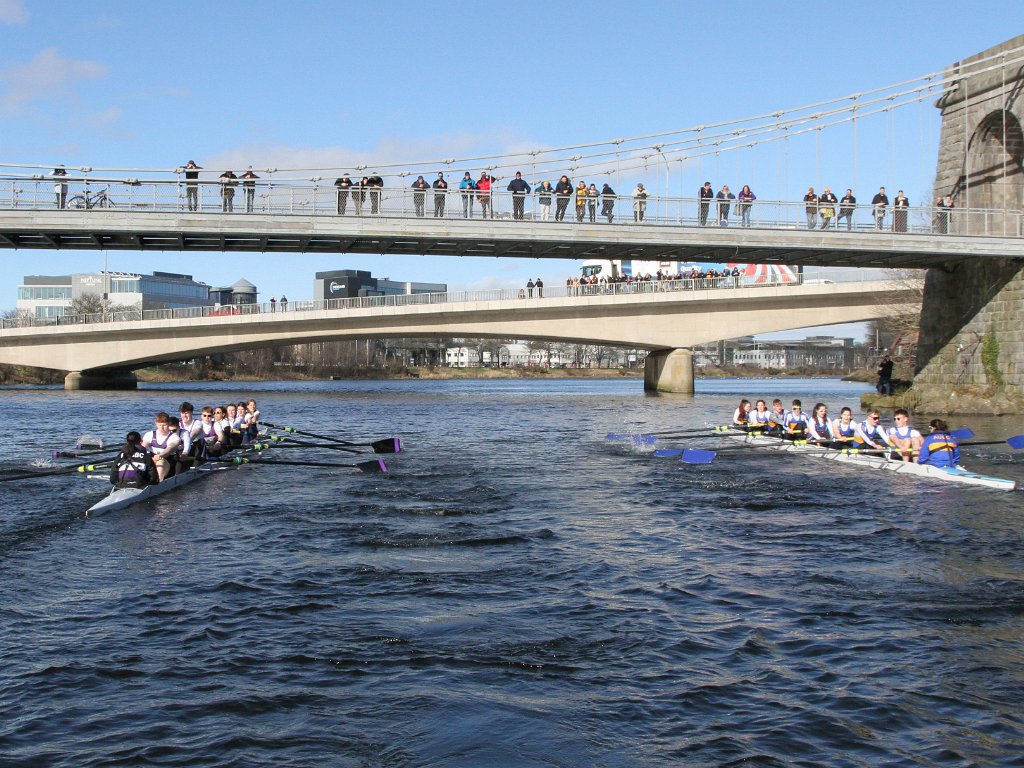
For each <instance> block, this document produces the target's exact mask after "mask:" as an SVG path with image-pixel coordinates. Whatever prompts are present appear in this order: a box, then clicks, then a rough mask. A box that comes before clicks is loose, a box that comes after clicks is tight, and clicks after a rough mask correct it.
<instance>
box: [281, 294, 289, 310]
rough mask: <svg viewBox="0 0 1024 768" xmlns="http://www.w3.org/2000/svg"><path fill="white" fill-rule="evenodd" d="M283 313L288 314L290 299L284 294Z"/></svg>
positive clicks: (282, 301)
mask: <svg viewBox="0 0 1024 768" xmlns="http://www.w3.org/2000/svg"><path fill="white" fill-rule="evenodd" d="M281 311H282V312H287V311H288V297H287V296H285V295H284V294H283V293H282V294H281Z"/></svg>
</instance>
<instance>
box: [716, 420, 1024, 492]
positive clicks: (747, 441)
mask: <svg viewBox="0 0 1024 768" xmlns="http://www.w3.org/2000/svg"><path fill="white" fill-rule="evenodd" d="M720 434H721V435H722V436H723V437H727V438H729V439H730V440H734V441H736V442H740V443H743V444H744V445H749V446H751V447H753V448H764V449H767V450H770V451H783V452H785V453H798V454H803V455H806V456H809V457H812V458H815V459H825V460H827V461H836V462H839V463H841V464H850V465H853V466H856V467H864V468H865V469H882V470H888V471H890V472H900V473H903V474H907V475H916V476H918V477H927V478H929V479H932V480H941V481H944V482H948V483H960V484H963V485H977V486H981V487H984V488H992V489H994V490H999V491H1012V490H1014V489H1015V488H1016V487H1017V483H1016V482H1014V481H1013V480H1007V479H1006V478H1002V477H993V476H991V475H982V474H979V473H977V472H971V471H970V470H967V469H964V468H963V467H960V466H956V467H935V466H932V465H931V464H917V463H916V462H910V461H900V460H899V459H891V458H889V457H888V455H884V456H869V455H864V454H859V453H858V454H851V453H844V452H843V451H841V450H829V449H826V448H819V447H817V446H814V445H808V444H806V443H793V442H790V441H788V440H782V439H780V438H777V437H768V436H763V435H752V434H750V433H748V432H741V431H740V430H729V431H723V432H721V433H720Z"/></svg>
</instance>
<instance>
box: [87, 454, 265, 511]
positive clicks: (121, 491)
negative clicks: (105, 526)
mask: <svg viewBox="0 0 1024 768" xmlns="http://www.w3.org/2000/svg"><path fill="white" fill-rule="evenodd" d="M251 452H252V451H251V450H250V451H246V453H251ZM255 452H256V453H259V451H258V450H257V451H255ZM236 468H237V465H235V464H220V463H216V464H214V463H210V464H200V465H199V466H196V467H192V469H189V470H186V471H185V472H182V473H181V474H178V475H173V476H172V477H169V478H167V479H166V480H164V481H163V482H162V483H157V484H156V485H147V486H144V487H142V488H116V487H115V488H111V489H110V493H109V494H107V496H105V497H104V498H103V499H101V500H100V501H98V502H96V503H95V504H93V505H92V506H91V507H89V509H87V510H86V511H85V514H86V515H90V514H95V513H97V512H113V511H114V510H117V509H125V508H126V507H130V506H132V505H134V504H141V503H142V502H144V501H146V500H148V499H152V498H155V497H157V496H162V495H164V494H165V493H169V492H170V491H173V490H175V489H177V488H181V487H182V486H184V485H188V484H189V483H194V482H195V481H196V480H200V479H202V478H204V477H210V476H211V475H213V474H214V473H216V472H223V471H224V470H227V469H236Z"/></svg>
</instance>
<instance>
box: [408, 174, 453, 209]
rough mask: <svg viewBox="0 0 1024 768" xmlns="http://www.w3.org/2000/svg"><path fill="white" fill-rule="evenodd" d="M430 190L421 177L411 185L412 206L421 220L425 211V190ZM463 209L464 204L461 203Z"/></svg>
mask: <svg viewBox="0 0 1024 768" xmlns="http://www.w3.org/2000/svg"><path fill="white" fill-rule="evenodd" d="M428 189H430V184H428V183H427V180H426V179H424V178H423V177H422V176H417V177H416V181H414V182H413V183H412V205H413V208H415V209H416V215H417V216H419V217H420V218H423V216H424V214H425V213H426V210H427V190H428ZM463 208H465V203H463Z"/></svg>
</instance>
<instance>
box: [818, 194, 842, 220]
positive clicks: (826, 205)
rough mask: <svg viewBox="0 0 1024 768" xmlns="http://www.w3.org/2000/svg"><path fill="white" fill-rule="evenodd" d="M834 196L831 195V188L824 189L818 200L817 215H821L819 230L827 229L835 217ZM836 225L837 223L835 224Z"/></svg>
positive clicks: (835, 201)
mask: <svg viewBox="0 0 1024 768" xmlns="http://www.w3.org/2000/svg"><path fill="white" fill-rule="evenodd" d="M837 202H839V201H838V200H836V196H835V195H834V194H832V188H831V187H825V191H824V192H822V193H821V197H819V198H818V213H819V214H821V228H822V229H828V228H829V225H830V224H831V223H832V219H833V218H834V217H835V215H836V203H837ZM836 223H837V224H838V222H836Z"/></svg>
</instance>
